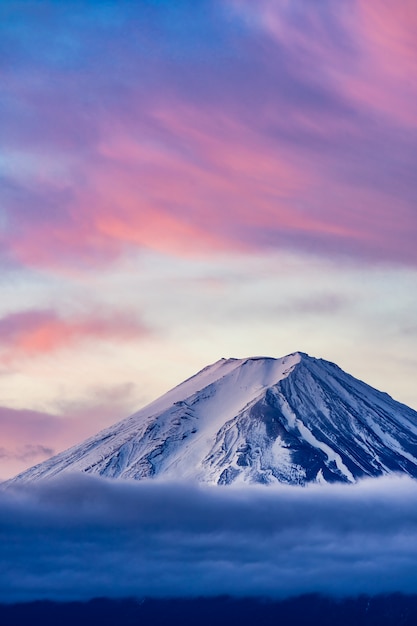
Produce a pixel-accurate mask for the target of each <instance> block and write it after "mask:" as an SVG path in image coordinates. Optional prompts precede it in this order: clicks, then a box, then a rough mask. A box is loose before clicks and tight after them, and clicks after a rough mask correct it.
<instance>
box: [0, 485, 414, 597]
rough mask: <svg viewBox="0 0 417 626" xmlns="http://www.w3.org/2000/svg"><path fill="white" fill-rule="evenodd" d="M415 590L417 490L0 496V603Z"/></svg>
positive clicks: (111, 490)
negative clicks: (100, 597)
mask: <svg viewBox="0 0 417 626" xmlns="http://www.w3.org/2000/svg"><path fill="white" fill-rule="evenodd" d="M311 592H319V593H325V594H334V595H341V596H346V595H356V594H361V593H367V594H376V593H385V592H403V593H417V482H415V481H412V480H411V479H407V478H401V477H393V478H383V479H377V480H367V481H363V482H361V483H359V484H357V485H353V486H344V485H320V486H319V485H317V486H311V487H307V488H298V487H286V486H279V487H260V486H259V487H258V486H252V487H245V488H235V487H201V486H196V485H190V484H184V483H182V484H181V483H167V482H158V481H143V482H128V481H122V482H121V481H117V482H116V481H108V480H104V479H100V478H94V477H91V476H85V475H81V476H78V475H77V476H68V477H66V478H63V479H60V480H55V481H49V482H44V483H42V484H37V485H36V486H33V485H32V486H30V487H26V488H19V489H17V488H14V489H11V488H9V489H7V490H4V491H2V492H0V601H2V602H9V601H10V602H11V601H25V600H32V599H40V598H50V599H61V600H63V599H66V600H68V599H87V598H92V597H97V596H107V597H123V596H136V597H144V596H150V597H185V596H186V597H189V596H199V595H203V596H214V595H219V594H231V595H235V596H266V597H272V598H280V597H289V596H293V595H298V594H303V593H311Z"/></svg>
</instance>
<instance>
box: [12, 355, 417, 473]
mask: <svg viewBox="0 0 417 626" xmlns="http://www.w3.org/2000/svg"><path fill="white" fill-rule="evenodd" d="M61 472H87V473H91V474H100V475H102V476H107V477H111V478H131V479H137V480H140V479H143V478H152V477H164V478H169V479H192V480H198V481H201V482H205V483H213V484H219V485H225V484H230V483H264V484H267V483H277V482H281V483H287V484H298V485H304V484H306V483H310V482H324V481H327V482H335V481H340V482H346V483H349V482H355V481H356V480H357V479H359V478H362V477H365V476H379V475H382V474H389V473H392V472H402V473H405V474H409V475H411V476H417V412H416V411H413V410H412V409H410V408H408V407H407V406H405V405H403V404H400V403H399V402H396V401H395V400H393V399H392V398H391V397H390V396H388V395H387V394H385V393H382V392H380V391H377V390H376V389H373V388H372V387H370V386H369V385H366V384H365V383H363V382H361V381H359V380H357V379H356V378H353V377H352V376H350V375H349V374H347V373H345V372H344V371H342V370H341V369H340V368H339V367H338V366H337V365H335V364H333V363H330V362H328V361H324V360H322V359H315V358H312V357H310V356H308V355H307V354H304V353H301V352H296V353H294V354H290V355H288V356H285V357H283V358H279V359H274V358H267V357H254V358H248V359H221V360H220V361H217V362H216V363H214V364H213V365H209V366H208V367H206V368H204V369H203V370H201V371H200V372H198V373H197V374H196V375H195V376H192V377H191V378H189V379H188V380H186V381H184V382H183V383H181V384H180V385H178V386H177V387H175V388H174V389H172V390H171V391H169V392H168V393H166V394H165V395H163V396H161V397H160V398H159V399H158V400H156V401H155V402H152V403H151V404H149V405H148V406H146V407H145V408H143V409H141V410H140V411H138V412H137V413H135V414H134V415H132V416H131V417H128V418H127V419H125V420H123V421H121V422H119V423H118V424H115V425H114V426H111V427H110V428H107V429H106V430H103V431H101V432H100V433H98V434H97V435H95V436H94V437H90V438H89V439H87V440H86V441H84V442H83V443H81V444H79V445H77V446H74V447H72V448H70V449H69V450H66V451H65V452H62V453H61V454H58V455H57V456H55V457H53V458H51V459H49V460H47V461H45V462H43V463H40V464H39V465H36V466H35V467H32V468H31V469H29V470H27V471H25V472H23V473H22V474H19V475H18V476H17V477H16V478H14V479H12V481H10V482H12V483H14V482H16V483H22V482H27V481H32V480H37V479H40V478H47V477H52V476H56V475H58V474H60V473H61Z"/></svg>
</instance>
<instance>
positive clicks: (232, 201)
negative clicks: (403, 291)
mask: <svg viewBox="0 0 417 626" xmlns="http://www.w3.org/2000/svg"><path fill="white" fill-rule="evenodd" d="M46 6H47V7H48V10H47V11H45V12H42V14H41V13H39V12H38V11H36V10H35V9H34V8H33V7H31V8H29V7H28V8H27V10H26V11H23V12H22V13H21V14H19V15H17V14H15V15H13V12H11V15H8V16H7V17H8V19H7V20H5V22H4V25H3V27H2V28H3V35H4V40H5V41H7V42H9V50H10V54H9V56H8V61H9V62H8V63H5V64H4V66H3V73H4V76H5V81H4V83H3V90H4V95H5V100H4V101H5V114H6V117H7V120H8V124H7V131H6V135H5V139H4V142H3V150H4V155H5V156H4V164H3V166H2V171H3V174H2V177H3V181H4V185H3V194H4V201H3V206H4V207H5V208H4V209H3V212H4V216H3V223H4V229H3V235H2V240H1V242H2V248H3V255H4V260H6V259H8V260H9V261H11V260H12V261H14V262H19V263H23V264H27V265H29V266H47V267H49V268H59V267H61V268H62V267H64V266H71V267H80V266H85V265H91V264H94V263H96V264H101V263H104V262H109V261H112V260H114V259H115V258H117V257H118V256H119V255H120V254H123V253H125V252H126V251H128V250H130V249H143V248H152V249H156V250H158V251H162V252H167V253H169V254H175V255H181V256H183V255H186V256H195V255H201V254H202V253H203V254H206V255H211V254H216V253H217V252H218V251H219V250H221V251H224V250H232V251H242V250H243V251H251V250H255V251H259V250H265V249H271V248H272V249H281V248H291V249H296V250H308V251H311V250H313V251H315V252H319V253H321V254H324V255H326V256H338V255H340V254H343V255H347V256H350V257H354V258H360V259H367V260H372V261H374V260H384V261H389V262H402V263H408V264H412V265H415V264H416V261H417V257H416V251H415V245H414V242H415V238H416V229H417V224H416V218H415V211H414V206H415V201H416V198H417V189H416V184H415V176H414V169H413V163H414V154H415V148H416V144H417V129H416V120H417V111H416V107H415V102H417V98H416V95H417V94H416V92H415V84H416V81H415V78H416V74H417V66H416V54H415V41H414V39H415V38H414V37H413V34H414V30H415V29H414V26H413V25H414V24H415V22H416V19H417V18H416V10H415V6H414V4H413V3H412V2H409V1H408V0H401V1H400V2H398V3H395V4H392V3H390V2H387V1H386V0H377V1H376V2H374V3H372V4H370V3H367V2H362V1H361V0H348V1H347V2H341V3H337V4H336V3H333V2H328V1H325V2H319V3H311V2H306V1H304V0H303V1H301V2H297V3H283V2H280V3H276V2H271V1H270V0H262V1H260V2H257V3H253V2H247V1H246V0H235V1H233V2H218V3H217V2H216V3H208V2H202V3H199V4H198V6H197V5H193V7H192V10H190V5H189V3H188V2H186V1H185V0H184V1H181V2H178V3H176V5H175V8H174V7H170V8H169V7H168V5H166V4H162V5H161V4H159V3H154V2H147V3H139V4H138V3H137V4H135V5H129V6H127V5H116V4H112V3H110V4H109V5H106V7H103V6H101V5H100V4H98V3H97V4H94V3H92V4H91V5H89V8H88V10H87V9H86V10H85V11H84V12H81V14H77V15H78V17H77V16H76V15H75V13H74V14H72V13H71V11H69V10H67V9H64V8H62V7H60V5H57V4H56V3H49V4H48V3H47V5H46ZM67 14H68V15H67ZM10 20H11V21H12V22H13V20H14V21H15V22H16V23H17V24H18V25H19V28H20V29H23V31H24V35H25V36H24V38H23V40H24V44H22V38H21V39H20V40H19V46H16V45H15V44H16V42H15V39H16V32H17V31H16V29H15V28H12V27H11V26H10ZM97 24H98V25H99V26H98V27H97ZM174 24H176V26H175V27H174ZM180 24H182V26H179V25H180ZM186 25H188V26H186ZM93 26H94V28H93ZM39 29H40V30H39ZM39 32H42V33H43V35H44V36H45V39H44V40H45V41H49V42H50V44H49V46H48V48H46V46H45V45H44V44H42V43H41V42H40V39H39V38H40V34H39ZM109 38H111V41H112V46H111V48H110V47H108V46H107V41H108V40H109ZM42 41H43V39H42ZM104 67H105V71H104ZM29 77H30V78H29ZM52 85H53V88H52ZM51 120H52V122H51ZM7 155H10V156H11V157H12V158H8V157H7Z"/></svg>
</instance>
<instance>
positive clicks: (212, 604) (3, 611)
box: [0, 594, 417, 626]
mask: <svg viewBox="0 0 417 626" xmlns="http://www.w3.org/2000/svg"><path fill="white" fill-rule="evenodd" d="M24 624H25V625H26V624H42V626H52V625H53V626H56V624H59V625H60V626H84V625H85V626H87V624H88V625H89V626H90V625H91V624H100V626H110V625H112V626H113V625H114V624H123V625H124V626H142V625H143V626H145V625H148V624H152V626H160V625H161V626H162V625H166V624H172V625H175V624H181V626H195V625H196V624H198V625H199V626H206V625H207V626H208V625H209V624H210V626H212V625H213V624H215V625H216V626H226V625H227V626H231V625H232V624H238V625H239V626H246V625H247V626H249V625H250V626H254V625H256V626H284V625H285V626H287V625H288V624H291V626H305V624H310V625H312V626H316V625H317V626H334V625H335V624H337V625H338V626H352V624H354V626H415V625H416V624H417V596H405V595H401V594H394V595H386V596H375V597H369V596H360V597H359V598H345V599H330V598H326V597H324V596H319V595H306V596H301V597H298V598H292V599H287V600H280V601H270V600H260V599H233V598H229V597H220V598H197V599H175V600H155V599H146V600H142V601H138V600H133V599H126V600H110V599H105V598H102V599H95V600H91V601H89V602H85V603H83V602H62V603H60V602H49V601H42V602H31V603H25V604H13V605H4V604H1V605H0V625H1V626H22V625H24Z"/></svg>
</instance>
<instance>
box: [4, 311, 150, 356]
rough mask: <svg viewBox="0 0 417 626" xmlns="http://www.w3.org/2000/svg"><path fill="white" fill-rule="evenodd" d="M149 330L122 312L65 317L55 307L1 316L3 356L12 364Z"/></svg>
mask: <svg viewBox="0 0 417 626" xmlns="http://www.w3.org/2000/svg"><path fill="white" fill-rule="evenodd" d="M146 333H147V330H146V328H145V327H144V326H143V325H142V324H141V323H139V322H138V321H136V320H135V319H133V318H129V317H127V316H122V315H119V316H113V317H109V318H100V317H98V316H89V317H87V316H86V317H81V316H80V317H71V318H63V317H60V316H59V315H58V314H57V313H55V312H54V311H52V310H30V311H24V312H20V313H12V314H10V315H7V316H6V317H3V318H2V319H0V359H1V362H2V363H3V365H10V364H11V363H13V362H15V361H17V360H19V359H22V358H33V357H36V356H39V355H43V354H50V353H53V352H55V351H57V350H60V349H63V348H68V347H71V346H72V345H73V344H76V343H79V342H81V341H86V340H91V339H94V340H112V339H119V340H128V339H131V338H136V337H138V336H141V335H144V334H146Z"/></svg>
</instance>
